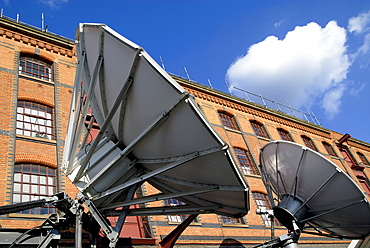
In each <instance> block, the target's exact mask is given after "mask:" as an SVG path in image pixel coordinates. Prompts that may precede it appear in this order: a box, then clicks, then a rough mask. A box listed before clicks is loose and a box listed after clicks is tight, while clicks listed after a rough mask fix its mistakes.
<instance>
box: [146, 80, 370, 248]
mask: <svg viewBox="0 0 370 248" xmlns="http://www.w3.org/2000/svg"><path fill="white" fill-rule="evenodd" d="M174 79H175V80H176V81H177V82H178V83H179V84H181V85H182V86H183V87H184V88H185V89H186V90H187V91H188V92H189V93H190V94H192V95H194V96H195V98H196V101H197V103H198V105H199V107H200V108H201V109H202V111H203V113H204V115H205V116H206V118H207V119H208V121H209V122H210V123H211V125H212V126H213V128H214V129H215V130H216V131H217V132H218V133H219V134H220V135H221V137H222V138H223V139H224V140H225V141H226V142H227V143H228V144H229V146H230V148H231V150H232V152H233V154H234V158H235V160H236V161H237V163H238V165H239V168H240V170H241V171H242V173H243V174H244V175H245V178H246V181H247V182H248V185H249V186H250V190H251V194H250V203H251V209H250V213H249V214H248V215H246V216H245V217H243V218H240V219H235V218H228V217H224V216H217V215H200V216H199V217H198V218H197V220H196V221H195V222H193V224H191V225H190V226H189V227H188V228H187V229H186V230H185V232H184V233H183V234H182V235H181V236H180V238H179V240H178V241H177V243H176V244H177V245H179V246H181V245H183V246H184V247H185V246H188V245H195V244H202V245H207V246H209V247H221V246H227V245H240V246H244V247H252V246H253V245H257V244H260V243H263V242H266V241H268V240H270V239H271V226H272V225H271V219H270V218H269V217H268V216H267V215H259V214H256V210H257V209H259V208H261V207H267V208H269V207H270V204H269V202H268V199H267V191H266V188H265V186H264V184H263V182H262V177H261V175H260V172H259V169H258V165H259V158H258V157H259V150H260V149H261V148H262V147H263V146H264V145H265V144H267V143H268V142H270V141H273V140H287V141H291V142H296V143H298V144H300V145H303V146H307V147H309V148H311V149H312V150H315V151H317V152H319V153H320V154H322V155H323V156H325V157H326V158H328V159H330V160H331V161H332V162H333V163H334V164H336V165H337V166H338V167H340V168H341V169H342V170H343V171H345V172H347V173H348V174H349V175H350V177H351V178H352V179H353V180H354V181H355V182H356V183H357V184H358V185H359V186H360V188H361V189H362V190H363V192H364V193H365V194H366V195H367V197H368V198H369V193H370V190H369V189H370V187H369V185H370V184H369V176H370V174H369V173H370V167H369V165H370V164H369V160H370V144H368V143H365V142H362V141H360V140H357V139H354V138H351V137H350V135H348V134H347V135H343V134H340V133H337V132H335V131H332V130H328V129H326V128H323V127H321V126H318V125H315V124H313V123H310V122H307V121H305V120H301V119H298V118H295V117H292V116H290V115H287V114H285V113H282V112H280V111H276V110H273V109H269V108H266V107H265V106H263V105H259V104H256V103H252V102H250V101H247V100H243V99H240V98H237V97H233V96H231V95H229V94H225V93H222V92H219V91H216V90H214V89H212V88H210V87H207V86H204V85H200V84H198V83H195V82H190V81H189V80H185V79H182V78H179V77H174ZM145 189H146V190H147V191H150V193H153V192H154V189H152V188H151V187H150V186H149V185H146V186H145ZM152 190H153V192H152ZM156 204H157V205H156ZM161 204H162V205H166V204H167V205H169V204H179V203H178V202H174V203H169V202H161V203H153V205H152V206H160V205H161ZM180 204H181V203H180ZM182 219H184V216H152V217H149V220H150V226H151V227H152V232H153V234H154V235H155V236H156V238H157V239H162V238H163V237H165V235H166V234H167V233H169V232H170V230H172V229H173V228H174V227H173V226H175V225H176V224H178V223H179V222H181V221H182ZM274 228H275V230H274V231H275V236H280V235H283V234H285V233H287V230H286V229H285V228H284V227H283V226H281V225H280V224H279V223H278V222H276V221H274ZM299 243H300V247H311V246H317V245H320V247H347V246H348V243H349V241H348V240H347V241H344V240H338V239H331V238H324V237H320V236H313V235H302V236H301V238H300V240H299Z"/></svg>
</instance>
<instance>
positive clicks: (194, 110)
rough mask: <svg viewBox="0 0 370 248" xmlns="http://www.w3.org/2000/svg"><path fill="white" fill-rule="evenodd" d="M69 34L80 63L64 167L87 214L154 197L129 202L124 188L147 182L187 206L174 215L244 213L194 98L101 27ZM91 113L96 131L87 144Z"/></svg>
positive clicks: (237, 183) (240, 188)
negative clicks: (87, 123)
mask: <svg viewBox="0 0 370 248" xmlns="http://www.w3.org/2000/svg"><path fill="white" fill-rule="evenodd" d="M76 37H77V54H78V58H79V65H78V68H77V73H76V80H75V87H74V95H73V99H72V107H71V112H70V119H69V126H68V134H67V138H66V145H65V154H64V158H63V168H64V171H65V173H66V174H67V176H68V177H69V178H70V179H71V181H72V182H73V183H74V184H75V185H76V186H77V188H78V189H79V191H80V194H79V197H80V199H83V200H86V201H87V202H88V204H87V205H88V206H90V207H89V208H91V209H90V211H91V212H94V211H95V212H96V211H98V212H101V213H102V214H103V215H104V214H106V213H114V212H116V213H117V210H116V209H117V208H119V207H123V206H127V204H137V203H138V202H140V203H143V202H149V201H153V200H156V199H158V198H157V197H155V196H153V197H152V196H146V197H143V198H139V199H132V197H130V195H131V193H130V192H131V191H130V190H132V189H133V188H134V189H136V188H138V187H139V186H140V185H141V184H143V183H144V182H149V183H151V184H152V185H153V186H155V187H156V188H157V189H159V190H160V191H161V192H162V193H161V195H160V199H169V198H176V199H179V200H180V201H183V202H184V203H186V204H187V205H185V206H180V207H177V208H176V209H177V210H176V212H177V213H180V212H181V213H183V214H184V213H195V212H196V213H207V212H212V213H218V214H221V215H225V216H230V217H241V216H243V215H245V214H246V213H248V211H249V200H248V191H249V188H248V186H247V183H246V181H245V179H244V177H243V176H242V174H241V173H240V171H239V169H238V167H237V165H236V163H235V162H234V160H233V158H232V155H231V153H230V150H229V148H228V145H227V144H226V143H225V142H224V141H223V140H222V139H221V138H220V137H219V135H218V134H217V133H216V132H215V131H214V130H213V128H212V127H211V125H210V124H209V123H208V121H207V120H206V118H205V117H204V116H203V114H202V112H201V110H200V109H199V108H198V106H197V103H196V102H195V100H194V98H193V96H191V95H190V94H189V93H188V92H187V91H185V90H184V89H183V88H182V87H181V86H180V85H179V84H178V83H177V82H176V81H175V80H174V79H173V78H172V77H171V76H169V75H168V74H167V73H166V72H165V71H164V70H163V69H162V68H161V67H160V66H159V65H158V64H157V63H156V62H155V61H154V60H153V59H152V58H151V57H150V56H149V55H148V54H147V53H146V52H145V51H144V50H143V49H142V48H141V47H139V46H138V45H136V44H135V43H133V42H131V41H129V40H127V39H126V38H124V37H122V36H121V35H119V34H118V33H116V32H115V31H113V30H112V29H110V28H109V27H107V26H106V25H104V24H80V26H79V28H78V30H77V33H76ZM90 109H91V110H92V112H93V115H94V118H95V119H96V121H97V123H98V124H99V127H100V130H99V133H98V134H97V136H96V138H95V140H94V141H93V142H91V143H90V144H88V145H86V144H84V143H82V142H83V141H84V140H86V138H84V136H86V135H89V134H88V133H87V132H86V128H85V123H86V118H87V114H88V113H89V110H90ZM91 206H93V207H91ZM127 211H128V214H130V213H131V214H134V215H137V214H138V213H139V212H141V213H143V214H158V213H162V214H164V213H166V212H171V210H170V208H168V207H163V209H158V208H157V209H152V210H150V209H135V211H134V210H127ZM130 211H131V212H130ZM151 211H152V212H151ZM118 214H119V213H118ZM103 222H104V221H102V223H99V224H101V225H104V223H103ZM107 228H108V227H107ZM103 229H104V228H103ZM108 229H109V228H108ZM108 229H107V230H108ZM104 230H106V229H104ZM108 231H109V230H108ZM112 239H113V238H112Z"/></svg>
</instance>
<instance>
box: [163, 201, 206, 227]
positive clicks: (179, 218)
mask: <svg viewBox="0 0 370 248" xmlns="http://www.w3.org/2000/svg"><path fill="white" fill-rule="evenodd" d="M165 205H166V206H181V205H186V204H185V203H184V202H182V201H179V200H177V199H173V198H170V199H166V200H165ZM188 217H189V215H186V214H171V215H167V219H168V222H169V223H171V224H181V223H182V222H183V221H184V220H186V219H187V218H188ZM192 223H199V221H198V218H195V219H194V220H193V222H192Z"/></svg>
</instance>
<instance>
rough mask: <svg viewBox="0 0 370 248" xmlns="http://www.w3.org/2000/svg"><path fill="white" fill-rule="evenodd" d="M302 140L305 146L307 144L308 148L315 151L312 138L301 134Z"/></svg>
mask: <svg viewBox="0 0 370 248" xmlns="http://www.w3.org/2000/svg"><path fill="white" fill-rule="evenodd" d="M301 137H302V140H303V143H304V145H305V146H307V147H308V148H310V149H312V150H314V151H317V148H316V146H315V144H314V143H313V140H312V139H310V138H309V137H307V136H305V135H302V136H301Z"/></svg>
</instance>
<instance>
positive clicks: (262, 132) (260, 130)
mask: <svg viewBox="0 0 370 248" xmlns="http://www.w3.org/2000/svg"><path fill="white" fill-rule="evenodd" d="M250 122H251V125H252V128H253V131H254V133H255V134H256V135H257V136H259V137H262V138H266V139H269V138H270V137H269V136H268V134H267V132H266V129H265V127H264V126H263V124H262V123H259V122H257V121H250Z"/></svg>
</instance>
